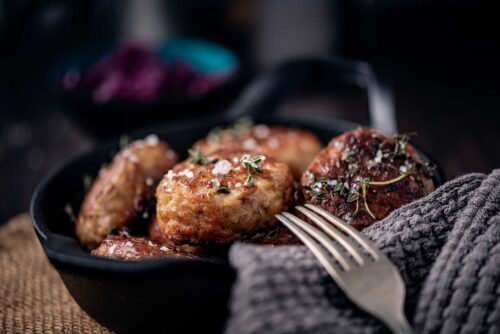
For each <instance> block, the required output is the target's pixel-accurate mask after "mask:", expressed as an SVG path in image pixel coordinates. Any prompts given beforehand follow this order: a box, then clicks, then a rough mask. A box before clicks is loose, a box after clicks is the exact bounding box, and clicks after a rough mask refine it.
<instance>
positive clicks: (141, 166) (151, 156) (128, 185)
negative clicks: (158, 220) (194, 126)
mask: <svg viewBox="0 0 500 334" xmlns="http://www.w3.org/2000/svg"><path fill="white" fill-rule="evenodd" d="M176 161H177V155H176V154H175V152H174V151H172V150H171V149H170V147H169V146H168V145H167V144H166V143H164V142H161V141H159V140H158V138H157V137H156V136H149V137H147V138H146V139H143V140H138V141H135V142H133V143H132V144H130V145H129V146H127V147H125V148H124V149H123V150H122V151H120V152H119V153H118V154H117V155H116V156H115V158H114V160H113V162H112V163H111V164H110V165H109V166H108V167H106V168H104V169H103V170H101V172H100V173H99V175H98V177H97V179H96V180H95V182H94V184H93V185H92V187H91V189H90V191H89V192H88V193H87V194H86V196H85V198H84V200H83V203H82V206H81V209H80V213H79V216H78V218H77V221H76V229H75V232H76V236H77V237H78V239H79V240H80V242H81V243H82V244H83V245H85V246H86V247H88V248H90V249H92V248H94V247H96V246H97V245H99V243H100V242H101V241H102V240H103V239H104V238H105V237H106V235H107V234H108V233H109V232H110V231H111V230H113V229H117V228H122V227H124V226H127V225H128V224H130V223H131V222H132V221H133V220H134V219H135V218H136V217H137V216H138V214H139V213H141V212H142V211H143V209H144V206H145V204H146V202H147V201H148V200H149V199H151V198H152V196H153V195H154V190H155V189H156V184H157V182H158V181H159V179H160V178H161V177H162V176H163V175H164V174H165V173H166V172H167V171H168V170H169V169H170V168H171V167H172V166H173V165H174V164H175V162H176Z"/></svg>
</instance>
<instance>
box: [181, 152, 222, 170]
mask: <svg viewBox="0 0 500 334" xmlns="http://www.w3.org/2000/svg"><path fill="white" fill-rule="evenodd" d="M188 153H189V156H190V157H191V162H192V163H193V164H195V165H202V166H206V165H208V164H212V163H215V162H217V160H218V159H217V158H213V157H207V156H204V155H203V154H201V153H200V151H194V150H188Z"/></svg>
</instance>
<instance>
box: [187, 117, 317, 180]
mask: <svg viewBox="0 0 500 334" xmlns="http://www.w3.org/2000/svg"><path fill="white" fill-rule="evenodd" d="M321 147H322V145H321V142H320V141H319V139H318V138H317V137H316V136H315V135H314V134H313V133H311V132H308V131H304V130H299V129H292V128H286V127H281V126H272V127H268V126H267V125H263V124H260V125H257V126H255V127H253V126H252V127H241V126H236V127H232V128H228V129H225V130H220V131H218V132H215V133H214V132H212V133H211V134H210V135H209V136H208V137H207V138H206V139H202V140H199V141H198V142H196V143H195V144H194V146H193V150H195V151H200V152H201V153H203V154H207V155H210V154H212V153H213V152H215V151H219V150H238V151H253V152H259V153H262V154H264V155H266V156H268V157H271V158H274V159H276V160H277V161H280V162H284V163H286V164H288V166H290V169H291V170H292V173H293V175H294V177H295V178H296V179H299V178H300V177H301V175H302V173H303V172H304V171H305V170H306V168H307V166H308V165H309V163H310V162H311V161H312V159H313V158H314V157H315V156H316V154H318V152H319V151H320V150H321Z"/></svg>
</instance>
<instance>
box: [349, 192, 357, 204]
mask: <svg viewBox="0 0 500 334" xmlns="http://www.w3.org/2000/svg"><path fill="white" fill-rule="evenodd" d="M358 198H359V193H357V192H350V193H349V195H348V196H347V203H352V202H354V201H357V200H358Z"/></svg>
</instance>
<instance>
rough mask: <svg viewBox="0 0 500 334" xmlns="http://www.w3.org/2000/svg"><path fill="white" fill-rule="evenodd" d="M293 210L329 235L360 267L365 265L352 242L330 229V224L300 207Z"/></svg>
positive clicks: (336, 230)
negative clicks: (300, 213)
mask: <svg viewBox="0 0 500 334" xmlns="http://www.w3.org/2000/svg"><path fill="white" fill-rule="evenodd" d="M295 208H296V209H297V210H298V211H300V212H302V213H303V214H304V215H306V216H307V217H308V218H309V219H311V220H312V221H313V222H315V223H316V225H318V227H320V228H321V229H322V230H323V231H325V232H326V233H327V234H328V235H330V237H332V238H334V239H335V240H337V241H338V242H339V243H340V244H341V245H342V246H344V247H345V249H346V250H347V252H348V253H349V254H351V255H352V257H353V258H354V259H355V260H356V262H357V263H358V264H359V265H360V266H362V265H363V264H365V259H364V257H363V254H362V253H361V252H360V251H359V250H358V249H356V247H354V245H353V242H352V241H351V240H349V239H347V238H346V237H345V236H344V235H342V233H341V232H340V231H339V230H338V229H335V228H332V226H331V224H328V223H327V222H326V221H325V220H324V219H322V218H321V217H319V216H318V215H316V214H315V213H313V212H311V211H310V210H308V209H306V208H304V207H302V206H297V207H295Z"/></svg>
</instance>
